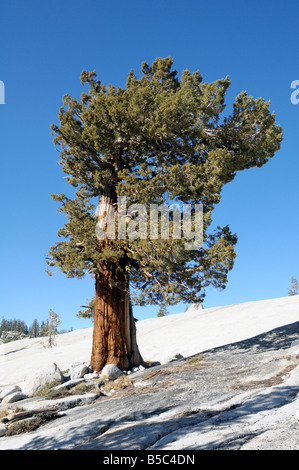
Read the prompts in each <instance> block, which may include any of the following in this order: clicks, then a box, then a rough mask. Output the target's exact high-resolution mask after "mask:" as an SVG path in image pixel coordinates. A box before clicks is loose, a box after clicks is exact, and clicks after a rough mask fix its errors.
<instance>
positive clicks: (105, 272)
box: [90, 195, 142, 372]
mask: <svg viewBox="0 0 299 470" xmlns="http://www.w3.org/2000/svg"><path fill="white" fill-rule="evenodd" d="M113 200H114V197H111V196H110V195H109V197H107V196H105V197H104V196H103V197H102V201H105V203H106V204H107V203H108V202H109V204H112V201H113ZM101 245H102V248H104V247H105V248H107V246H109V245H112V246H113V241H111V240H104V241H103V242H102V244H101ZM141 362H142V358H141V355H140V353H139V349H138V346H137V341H136V326H135V321H134V318H133V310H132V305H131V300H130V293H129V281H128V275H127V273H126V270H125V257H124V258H122V259H120V260H115V259H114V260H107V261H103V262H100V265H99V268H98V272H97V274H96V276H95V305H94V327H93V345H92V354H91V361H90V365H91V367H92V369H93V370H94V371H97V372H100V371H101V370H102V369H103V367H104V366H105V365H106V364H115V365H116V366H117V367H119V368H120V369H121V370H126V369H129V368H131V367H133V366H137V365H139V364H140V363H141Z"/></svg>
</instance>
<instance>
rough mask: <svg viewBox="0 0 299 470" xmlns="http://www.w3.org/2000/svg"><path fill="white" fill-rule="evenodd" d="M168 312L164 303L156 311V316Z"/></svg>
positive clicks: (163, 315)
mask: <svg viewBox="0 0 299 470" xmlns="http://www.w3.org/2000/svg"><path fill="white" fill-rule="evenodd" d="M168 313H169V312H168V310H167V307H166V305H164V304H161V305H160V308H159V311H158V314H157V317H165V315H168Z"/></svg>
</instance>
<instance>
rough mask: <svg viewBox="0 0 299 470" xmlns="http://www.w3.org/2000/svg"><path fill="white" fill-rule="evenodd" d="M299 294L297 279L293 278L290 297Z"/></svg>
mask: <svg viewBox="0 0 299 470" xmlns="http://www.w3.org/2000/svg"><path fill="white" fill-rule="evenodd" d="M298 294H299V283H298V281H297V279H296V278H295V277H291V287H290V288H289V293H288V295H298Z"/></svg>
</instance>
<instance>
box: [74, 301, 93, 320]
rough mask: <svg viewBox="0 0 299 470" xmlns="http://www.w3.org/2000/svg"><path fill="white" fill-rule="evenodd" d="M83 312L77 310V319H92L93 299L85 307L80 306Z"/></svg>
mask: <svg viewBox="0 0 299 470" xmlns="http://www.w3.org/2000/svg"><path fill="white" fill-rule="evenodd" d="M81 307H82V308H84V309H85V310H79V312H78V313H77V315H76V316H77V317H78V318H93V315H94V298H93V299H91V300H90V301H88V304H87V305H81Z"/></svg>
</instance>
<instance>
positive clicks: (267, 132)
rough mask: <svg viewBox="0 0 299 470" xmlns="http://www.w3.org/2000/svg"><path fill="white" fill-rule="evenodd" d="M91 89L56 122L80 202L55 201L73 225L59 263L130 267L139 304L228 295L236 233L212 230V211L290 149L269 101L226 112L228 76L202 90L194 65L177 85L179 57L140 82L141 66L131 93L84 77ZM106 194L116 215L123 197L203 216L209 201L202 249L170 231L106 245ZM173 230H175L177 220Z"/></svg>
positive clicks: (67, 103)
mask: <svg viewBox="0 0 299 470" xmlns="http://www.w3.org/2000/svg"><path fill="white" fill-rule="evenodd" d="M81 83H82V85H83V86H85V87H86V86H87V91H85V92H83V93H82V94H81V98H80V99H75V98H72V97H71V96H70V95H68V94H67V95H65V96H64V99H63V106H62V107H61V108H60V110H59V113H58V118H59V124H53V125H52V126H51V128H52V133H53V136H54V143H55V145H56V146H57V147H58V148H59V150H60V162H59V163H60V165H61V167H62V170H63V172H64V173H66V174H67V181H68V182H69V183H70V185H71V186H72V187H74V188H75V190H74V194H73V195H72V196H71V197H67V196H66V195H65V194H59V195H58V194H53V195H52V197H53V199H54V200H56V201H59V202H60V203H61V206H60V208H59V210H60V211H62V212H63V213H64V214H65V215H66V217H67V222H66V223H65V225H64V226H63V227H62V228H61V229H60V230H59V232H58V236H59V238H60V240H59V241H58V242H57V243H56V244H54V245H53V246H52V247H51V248H50V250H49V259H48V264H49V266H50V267H51V266H56V267H58V268H59V269H61V271H62V272H64V273H65V274H66V275H67V276H68V277H82V276H84V275H85V274H87V273H89V274H91V275H96V273H98V272H99V266H101V264H102V263H105V262H107V261H109V260H110V261H113V260H115V261H116V260H118V261H119V260H122V264H121V266H122V268H121V269H123V270H125V272H126V275H127V276H128V277H129V283H130V288H131V294H132V297H133V298H134V301H135V302H137V303H139V304H145V303H157V304H160V303H162V302H166V303H167V304H168V305H171V304H173V303H175V302H178V301H185V302H186V303H190V302H201V301H202V300H203V298H204V295H205V288H206V287H207V286H209V285H213V286H215V287H217V288H221V289H223V288H224V287H225V285H226V283H227V274H228V272H229V271H230V270H231V269H232V267H233V263H234V259H235V256H236V252H235V245H236V243H237V236H236V234H234V233H232V232H231V230H230V228H229V226H228V225H225V226H224V227H217V228H216V229H215V230H214V231H211V229H210V227H211V223H212V211H213V209H214V208H215V206H216V205H217V204H218V203H219V202H220V199H221V191H222V188H223V186H224V185H225V184H227V183H229V182H231V181H232V180H233V179H234V178H235V176H236V174H237V172H238V171H242V170H246V169H249V168H252V167H261V166H263V165H264V164H265V163H266V162H267V161H268V160H269V159H270V158H272V157H273V156H274V154H275V152H276V151H277V150H278V149H279V148H280V142H281V140H282V129H281V127H280V125H278V124H276V120H275V113H274V112H271V111H270V102H269V101H266V100H264V99H262V98H253V97H251V96H248V94H247V92H246V91H242V92H241V93H240V94H239V95H238V96H237V97H236V99H235V101H234V103H233V107H232V112H231V114H229V115H226V114H225V113H224V111H225V95H226V92H227V89H228V87H229V86H230V80H229V78H228V77H226V78H222V79H218V80H216V81H214V82H211V83H209V82H204V81H203V78H202V76H201V74H200V73H199V72H198V71H196V72H194V73H191V72H190V71H189V70H187V69H186V70H184V71H183V72H182V74H181V77H180V78H178V73H177V71H176V70H174V69H173V59H171V58H170V57H167V58H157V59H156V60H155V61H154V62H153V63H152V65H149V64H148V63H147V62H143V64H142V66H141V76H140V77H139V78H138V77H137V76H136V74H135V73H134V71H132V70H131V71H130V72H129V74H128V77H127V81H126V85H125V86H124V87H121V86H114V85H104V84H102V83H101V81H100V80H98V79H97V76H96V73H95V72H94V71H92V72H89V71H83V72H82V74H81ZM107 195H109V197H110V201H111V203H112V205H113V207H114V208H115V211H116V213H119V210H120V207H119V204H118V199H117V198H118V197H120V196H121V197H123V198H125V201H126V206H127V207H131V206H132V205H133V204H137V203H138V204H144V205H145V206H146V207H149V205H150V204H157V205H162V204H168V205H169V204H171V203H177V204H178V205H179V206H180V207H182V205H184V204H185V205H186V204H188V205H190V206H191V212H192V214H193V216H194V214H195V206H196V204H201V205H202V206H203V242H202V244H201V246H199V247H197V248H196V249H192V250H186V249H185V240H184V239H183V237H181V238H180V239H177V238H175V237H174V236H173V234H172V233H171V230H170V236H169V238H167V239H162V238H161V237H157V238H150V237H149V236H148V237H147V238H146V239H145V238H141V237H139V238H138V237H137V238H135V239H128V237H126V238H120V237H117V236H116V237H115V239H113V240H110V241H109V242H107V240H106V241H105V242H101V241H99V239H98V237H97V235H96V226H97V217H95V213H96V208H97V205H98V203H99V198H101V197H104V196H107ZM131 219H132V217H131ZM169 222H170V228H172V226H173V216H172V215H171V214H170V215H169ZM139 223H140V219H139ZM147 230H149V227H148V228H147ZM147 233H148V232H147ZM159 233H160V232H159ZM111 282H113V280H111ZM115 282H117V281H115Z"/></svg>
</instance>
